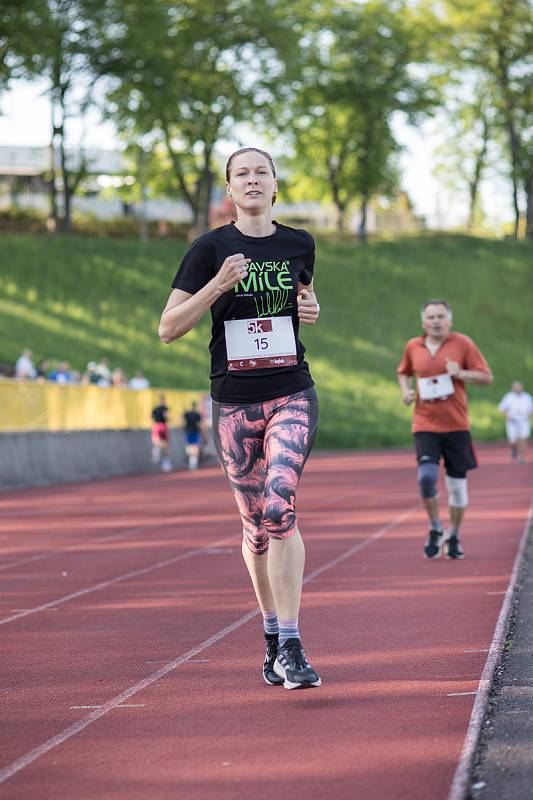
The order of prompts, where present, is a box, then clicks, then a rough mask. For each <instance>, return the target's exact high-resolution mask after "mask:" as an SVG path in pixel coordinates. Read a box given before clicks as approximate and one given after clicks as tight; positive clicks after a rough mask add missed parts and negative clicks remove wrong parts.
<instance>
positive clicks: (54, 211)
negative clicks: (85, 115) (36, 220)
mask: <svg viewBox="0 0 533 800" xmlns="http://www.w3.org/2000/svg"><path fill="white" fill-rule="evenodd" d="M51 114H52V136H51V139H50V218H51V220H52V222H53V231H54V233H57V231H58V228H59V209H58V203H57V171H56V148H55V140H56V126H55V102H54V98H53V97H52V100H51Z"/></svg>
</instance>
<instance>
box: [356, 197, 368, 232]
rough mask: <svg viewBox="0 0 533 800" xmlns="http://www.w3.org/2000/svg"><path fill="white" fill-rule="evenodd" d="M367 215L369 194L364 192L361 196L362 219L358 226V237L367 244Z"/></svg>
mask: <svg viewBox="0 0 533 800" xmlns="http://www.w3.org/2000/svg"><path fill="white" fill-rule="evenodd" d="M367 215H368V194H366V193H365V194H363V197H362V198H361V220H360V222H359V225H358V226H357V238H358V239H359V241H360V242H361V244H366V243H367V241H368V232H367V228H366V225H367Z"/></svg>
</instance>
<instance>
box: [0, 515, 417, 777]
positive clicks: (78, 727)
mask: <svg viewBox="0 0 533 800" xmlns="http://www.w3.org/2000/svg"><path fill="white" fill-rule="evenodd" d="M418 508H419V503H417V504H416V506H413V508H411V509H410V510H409V511H406V512H404V513H403V514H400V516H399V517H397V519H396V520H394V521H393V522H390V523H389V524H388V525H385V526H384V527H383V528H380V529H379V530H378V531H376V533H374V534H373V535H372V536H370V537H369V538H368V539H367V540H365V542H360V543H359V544H357V545H356V546H355V547H351V548H350V549H349V550H347V551H346V552H345V553H343V554H342V555H341V556H338V557H337V558H333V559H332V560H331V561H328V562H326V564H324V565H323V566H322V567H319V568H318V569H316V570H315V571H314V572H312V573H311V574H310V575H308V577H307V578H306V579H305V580H304V583H309V582H310V581H311V580H313V578H316V576H317V575H321V574H322V573H323V572H326V570H328V569H332V568H333V567H335V566H336V565H337V564H339V563H340V562H341V561H344V560H345V559H346V558H348V557H349V555H352V554H353V553H356V552H357V551H358V550H361V549H362V548H363V547H364V546H366V544H371V543H372V542H375V541H376V539H379V538H381V536H384V535H385V533H387V532H388V531H390V530H392V529H393V528H394V527H396V526H397V525H399V524H400V523H401V522H403V521H404V520H405V519H406V518H407V517H408V516H410V514H412V513H413V512H414V511H416V510H417V509H418ZM259 613H260V610H259V609H258V608H254V609H253V611H249V612H248V613H247V614H243V616H242V617H239V619H237V620H235V622H232V623H231V624H230V625H227V626H226V627H225V628H222V629H221V630H220V631H218V632H217V633H215V634H213V636H210V637H209V639H205V640H204V641H203V642H201V643H200V644H199V645H197V646H196V647H193V648H192V649H191V650H189V651H188V652H186V653H184V654H183V655H182V656H179V657H178V658H175V659H174V660H173V661H170V662H169V663H168V664H165V666H164V667H161V669H158V670H157V672H153V673H152V674H151V675H148V677H146V678H144V679H143V680H142V681H139V683H136V684H135V685H134V686H130V687H129V688H128V689H125V690H124V691H123V692H121V694H118V695H116V697H113V698H111V700H108V701H107V703H104V704H103V705H102V706H100V708H95V709H94V711H93V712H92V713H91V714H88V715H87V716H86V717H83V718H82V719H80V720H78V722H74V723H73V724H72V725H69V727H68V728H65V730H63V731H61V733H58V734H57V735H56V736H53V737H52V738H51V739H48V740H47V741H46V742H43V743H42V744H40V745H38V746H37V747H35V748H34V749H33V750H30V751H29V752H27V753H25V754H24V755H23V756H21V757H20V758H18V759H17V760H16V761H13V762H12V763H11V764H8V766H7V767H5V768H4V769H2V770H0V783H4V781H7V780H8V779H9V778H11V777H12V776H13V775H15V774H16V773H17V772H20V770H22V769H24V768H25V767H28V766H29V765H30V764H32V763H33V762H34V761H37V759H38V758H40V757H41V756H44V755H45V754H46V753H48V752H49V751H50V750H53V749H54V747H58V745H60V744H63V742H65V741H67V739H71V738H72V737H73V736H76V735H77V734H78V733H81V731H83V730H84V729H85V728H87V727H88V726H89V725H92V723H93V722H96V720H98V719H100V717H103V716H104V715H105V714H107V713H108V712H109V711H112V710H113V709H114V708H116V707H117V706H119V705H121V704H122V703H124V702H125V701H126V700H129V699H130V697H133V696H134V695H136V694H138V693H139V692H141V691H142V690H143V689H146V688H147V687H148V686H150V685H151V684H152V683H155V682H156V681H158V680H160V679H161V678H164V677H165V675H168V673H169V672H172V671H173V670H175V669H176V668H177V667H180V666H181V665H182V664H185V663H186V662H187V661H191V659H193V658H194V657H195V656H197V655H199V654H200V653H203V652H204V650H207V649H208V648H209V647H211V646H212V645H214V644H216V643H217V642H219V641H220V640H221V639H224V638H225V637H226V636H229V634H230V633H233V631H236V630H237V629H238V628H241V627H242V626H243V625H246V623H247V622H249V621H250V620H251V619H253V618H254V617H256V616H257V615H258V614H259Z"/></svg>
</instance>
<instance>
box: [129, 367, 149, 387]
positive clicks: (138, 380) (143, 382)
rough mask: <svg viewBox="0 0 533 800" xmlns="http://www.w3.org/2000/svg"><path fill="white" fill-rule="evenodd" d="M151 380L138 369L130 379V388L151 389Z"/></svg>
mask: <svg viewBox="0 0 533 800" xmlns="http://www.w3.org/2000/svg"><path fill="white" fill-rule="evenodd" d="M149 388H150V381H149V380H148V378H145V377H144V375H143V373H142V372H141V371H140V370H137V372H136V373H135V377H133V378H132V379H131V380H130V389H149Z"/></svg>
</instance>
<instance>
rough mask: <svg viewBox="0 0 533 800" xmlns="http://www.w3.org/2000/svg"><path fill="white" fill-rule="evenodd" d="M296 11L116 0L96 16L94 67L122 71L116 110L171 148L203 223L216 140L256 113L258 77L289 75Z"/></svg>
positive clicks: (228, 2)
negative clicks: (286, 54) (283, 57)
mask: <svg viewBox="0 0 533 800" xmlns="http://www.w3.org/2000/svg"><path fill="white" fill-rule="evenodd" d="M126 12H127V13H126ZM289 13H290V12H289V11H287V10H284V7H283V5H282V4H281V3H277V2H276V0H271V1H270V2H269V3H267V4H264V5H260V6H256V5H252V4H249V3H247V2H246V1H245V0H181V2H170V0H152V2H151V3H146V2H144V0H109V2H108V3H106V9H105V13H104V14H103V15H102V17H101V18H100V19H99V20H97V22H96V26H97V32H96V34H95V41H96V49H95V52H94V54H93V67H94V69H95V70H96V71H97V72H98V73H99V74H103V75H108V76H112V78H113V82H112V84H111V85H110V87H109V91H108V95H107V96H108V103H109V106H108V113H109V115H110V116H111V117H112V118H113V119H114V120H116V122H117V124H118V127H119V129H120V130H121V132H122V133H123V134H124V135H125V136H126V137H127V138H128V139H129V140H130V141H131V140H135V139H136V138H138V137H143V136H146V135H150V137H151V139H152V142H153V146H154V147H157V146H158V145H162V146H163V147H164V148H165V150H166V153H167V156H168V159H169V163H170V165H171V174H172V177H173V184H174V191H175V192H177V193H178V194H179V195H180V196H181V197H183V199H184V200H185V201H186V202H187V204H188V205H189V207H190V209H191V213H192V216H193V225H194V228H195V229H196V230H198V231H201V230H205V229H206V228H207V226H208V220H209V206H210V201H211V193H212V188H213V182H214V177H215V166H214V152H215V147H216V144H217V142H218V141H219V140H220V139H221V138H223V137H225V136H228V137H231V138H235V134H234V132H233V129H234V126H235V125H236V124H237V123H238V122H240V121H242V120H245V119H247V118H251V117H252V115H253V113H254V111H255V105H254V103H255V98H256V94H257V90H258V85H259V77H258V76H259V75H261V77H262V79H263V80H267V81H268V80H274V79H275V76H276V75H280V74H281V72H282V70H283V66H282V62H281V61H280V59H279V58H278V53H279V52H280V51H281V49H282V48H283V47H287V43H288V42H289V41H292V40H293V39H294V34H293V33H292V30H291V27H290V26H288V25H287V24H286V18H287V15H288V14H289Z"/></svg>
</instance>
